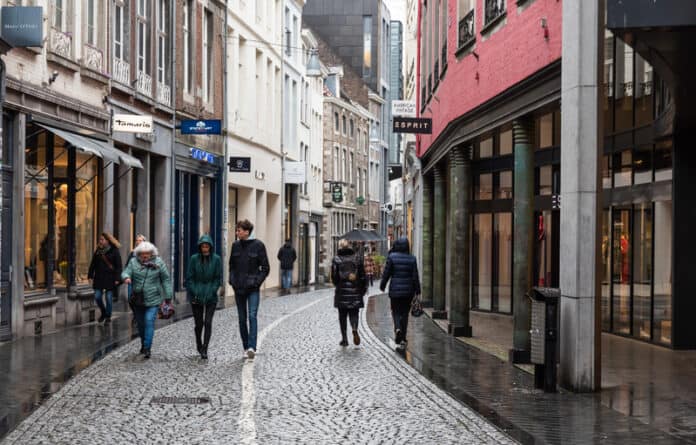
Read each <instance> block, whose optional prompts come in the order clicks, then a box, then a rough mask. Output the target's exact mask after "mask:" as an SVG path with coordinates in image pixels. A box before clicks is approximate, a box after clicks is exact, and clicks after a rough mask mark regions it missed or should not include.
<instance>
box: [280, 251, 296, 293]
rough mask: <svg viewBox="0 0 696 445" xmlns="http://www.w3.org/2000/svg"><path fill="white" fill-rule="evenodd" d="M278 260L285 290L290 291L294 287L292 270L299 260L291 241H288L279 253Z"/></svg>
mask: <svg viewBox="0 0 696 445" xmlns="http://www.w3.org/2000/svg"><path fill="white" fill-rule="evenodd" d="M278 259H279V260H280V272H281V281H282V285H283V289H290V287H291V286H292V268H293V266H294V265H295V260H296V259H297V252H295V248H294V247H292V244H291V243H290V240H286V241H285V244H284V245H283V247H281V248H280V250H279V251H278Z"/></svg>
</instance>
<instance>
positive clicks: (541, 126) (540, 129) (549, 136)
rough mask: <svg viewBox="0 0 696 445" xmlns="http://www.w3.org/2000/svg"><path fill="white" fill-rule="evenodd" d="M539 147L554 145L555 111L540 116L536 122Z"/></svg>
mask: <svg viewBox="0 0 696 445" xmlns="http://www.w3.org/2000/svg"><path fill="white" fill-rule="evenodd" d="M536 130H537V132H536V133H537V147H536V148H537V149H543V148H549V147H552V146H553V113H548V114H545V115H543V116H540V117H539V118H538V119H537V122H536Z"/></svg>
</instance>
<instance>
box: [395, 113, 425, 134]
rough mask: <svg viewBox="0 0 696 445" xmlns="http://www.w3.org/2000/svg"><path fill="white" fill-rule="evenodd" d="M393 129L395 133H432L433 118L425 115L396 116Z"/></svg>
mask: <svg viewBox="0 0 696 445" xmlns="http://www.w3.org/2000/svg"><path fill="white" fill-rule="evenodd" d="M393 120H394V122H393V126H392V131H393V132H394V133H419V134H432V132H433V129H432V127H433V120H432V119H430V118H424V117H400V116H394V119H393Z"/></svg>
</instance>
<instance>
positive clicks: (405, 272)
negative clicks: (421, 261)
mask: <svg viewBox="0 0 696 445" xmlns="http://www.w3.org/2000/svg"><path fill="white" fill-rule="evenodd" d="M409 250H410V246H409V243H408V238H399V239H398V240H397V241H396V242H395V243H394V247H392V250H391V252H390V253H389V257H388V258H387V264H386V265H385V266H384V272H383V273H382V281H381V282H380V284H379V288H380V289H381V290H382V292H384V289H385V288H386V287H387V282H388V281H389V279H391V283H390V284H389V299H390V300H391V311H392V318H393V319H394V332H395V334H396V336H395V339H394V342H395V343H396V345H397V348H399V349H404V348H405V347H406V330H407V329H408V313H409V310H410V308H411V301H413V297H414V296H416V295H420V292H421V288H420V279H419V278H418V263H417V262H416V257H414V256H413V255H411V254H410V253H409Z"/></svg>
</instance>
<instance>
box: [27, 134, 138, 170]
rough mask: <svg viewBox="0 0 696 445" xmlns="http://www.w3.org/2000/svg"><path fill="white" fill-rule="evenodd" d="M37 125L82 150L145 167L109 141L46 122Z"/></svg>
mask: <svg viewBox="0 0 696 445" xmlns="http://www.w3.org/2000/svg"><path fill="white" fill-rule="evenodd" d="M37 125H39V126H40V127H43V128H45V129H46V130H48V131H50V132H51V133H53V134H55V135H56V136H59V137H61V138H62V139H64V140H65V141H66V142H68V143H69V144H70V145H72V146H74V147H75V148H76V149H78V150H80V151H83V152H85V153H89V154H92V155H94V156H97V157H99V158H102V159H104V160H106V161H109V162H113V163H114V164H120V163H121V162H123V164H125V165H126V166H128V167H131V168H143V164H142V163H141V162H140V161H139V160H138V158H135V157H133V156H131V155H129V154H127V153H124V152H122V151H121V150H119V149H117V148H115V147H114V146H113V145H112V144H111V143H109V142H105V141H100V140H97V139H92V138H88V137H86V136H82V135H79V134H76V133H71V132H69V131H65V130H61V129H59V128H55V127H51V126H49V125H45V124H38V123H37Z"/></svg>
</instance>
